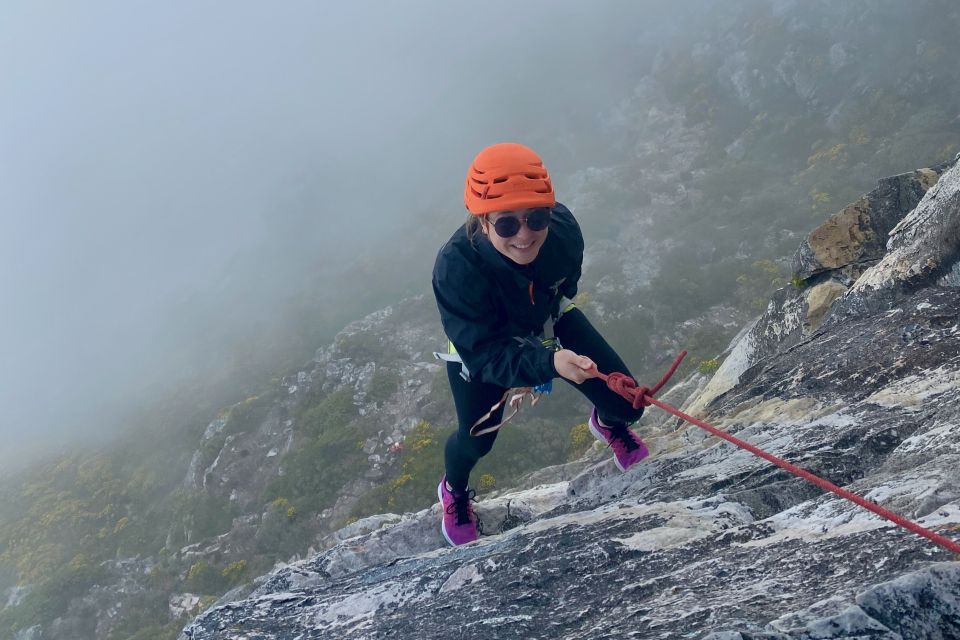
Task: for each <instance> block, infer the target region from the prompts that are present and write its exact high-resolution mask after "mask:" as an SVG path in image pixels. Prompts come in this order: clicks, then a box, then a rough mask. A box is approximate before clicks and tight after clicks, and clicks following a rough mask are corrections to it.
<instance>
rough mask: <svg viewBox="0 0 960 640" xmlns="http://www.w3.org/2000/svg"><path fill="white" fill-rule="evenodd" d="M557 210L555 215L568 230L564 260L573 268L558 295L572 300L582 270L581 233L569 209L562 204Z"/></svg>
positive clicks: (575, 293)
mask: <svg viewBox="0 0 960 640" xmlns="http://www.w3.org/2000/svg"><path fill="white" fill-rule="evenodd" d="M557 210H558V211H557V215H559V216H562V219H563V220H564V222H566V224H568V225H569V228H570V232H569V234H570V235H569V240H568V242H569V244H568V248H567V251H568V253H569V255H568V256H567V258H566V260H568V261H569V262H570V264H571V265H572V266H573V269H572V272H571V274H570V275H569V276H568V277H567V279H566V280H564V282H563V284H562V285H560V293H561V294H563V296H564V297H565V298H569V299H571V300H573V299H574V297H576V295H577V285H578V284H579V282H580V275H581V274H582V270H583V246H584V245H583V232H581V231H580V224H579V223H578V222H577V219H576V218H574V217H573V213H571V212H570V210H569V209H567V208H566V207H565V206H563V205H562V204H558V205H557Z"/></svg>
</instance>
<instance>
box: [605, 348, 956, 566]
mask: <svg viewBox="0 0 960 640" xmlns="http://www.w3.org/2000/svg"><path fill="white" fill-rule="evenodd" d="M686 355H687V352H686V351H682V352H681V353H680V355H679V356H677V359H676V360H674V362H673V366H672V367H670V370H669V371H668V372H667V374H666V375H665V376H663V378H662V379H661V380H660V382H658V383H657V385H656V386H655V387H653V389H648V388H647V387H638V386H637V383H636V381H635V380H634V379H633V378H631V377H630V376H627V375H624V374H622V373H618V372H614V373H611V374H609V375H606V374H603V373H600V371H598V370H597V369H596V367H594V368H592V369H591V370H590V372H591V373H593V374H594V375H595V376H596V377H598V378H600V379H601V380H603V381H604V382H606V383H607V386H608V387H610V389H611V390H612V391H615V392H616V393H618V394H620V395H621V396H622V397H623V398H624V399H625V400H627V401H628V402H630V403H631V404H632V405H633V407H634V408H635V409H636V408H640V407H649V406H650V405H655V406H658V407H660V408H661V409H663V410H664V411H668V412H670V413H672V414H673V415H675V416H677V417H678V418H682V419H684V420H686V421H687V422H690V423H692V424H695V425H697V426H698V427H700V428H701V429H704V430H706V431H709V432H710V433H712V434H713V435H715V436H717V437H718V438H723V439H724V440H726V441H727V442H731V443H733V444H735V445H736V446H738V447H740V448H741V449H746V450H747V451H749V452H750V453H752V454H754V455H756V456H760V457H761V458H763V459H764V460H767V461H769V462H772V463H773V464H775V465H777V466H778V467H780V468H781V469H786V470H787V471H789V472H790V473H792V474H794V475H796V476H799V477H801V478H803V479H804V480H807V481H808V482H812V483H813V484H815V485H817V486H818V487H820V488H821V489H824V490H826V491H831V492H833V493H835V494H837V495H838V496H840V497H842V498H845V499H847V500H849V501H851V502H853V503H855V504H858V505H860V506H861V507H863V508H864V509H868V510H870V511H872V512H873V513H875V514H877V515H878V516H880V517H882V518H886V519H887V520H890V521H891V522H893V523H895V524H897V525H899V526H901V527H903V528H904V529H909V530H910V531H913V532H914V533H916V534H918V535H921V536H923V537H924V538H927V539H928V540H931V541H933V542H934V543H936V544H938V545H940V546H941V547H943V548H944V549H947V550H948V551H952V552H954V553H958V554H960V544H957V543H956V542H954V541H953V540H951V539H950V538H947V537H945V536H942V535H940V534H938V533H934V532H933V531H930V530H929V529H926V528H924V527H921V526H920V525H919V524H917V523H915V522H913V521H911V520H907V519H906V518H904V517H903V516H901V515H899V514H896V513H894V512H892V511H890V510H888V509H884V508H883V507H881V506H880V505H878V504H877V503H875V502H871V501H870V500H867V499H866V498H861V497H860V496H858V495H857V494H855V493H852V492H850V491H847V490H846V489H843V488H841V487H838V486H837V485H835V484H833V483H832V482H830V481H828V480H824V479H823V478H820V477H818V476H815V475H813V474H812V473H810V472H809V471H806V470H805V469H801V468H800V467H798V466H796V465H793V464H790V463H789V462H787V461H786V460H782V459H781V458H778V457H777V456H775V455H772V454H769V453H767V452H766V451H763V450H762V449H758V448H757V447H755V446H753V445H752V444H750V443H749V442H745V441H743V440H741V439H739V438H737V437H734V436H732V435H730V434H729V433H726V432H725V431H721V430H720V429H717V428H716V427H714V426H713V425H710V424H708V423H706V422H704V421H702V420H698V419H696V418H694V417H693V416H690V415H687V414H686V413H683V412H682V411H680V410H679V409H677V408H676V407H673V406H671V405H669V404H667V403H665V402H661V401H660V400H657V399H656V398H654V397H653V394H655V393H656V392H657V391H659V390H660V388H661V387H662V386H663V385H664V384H666V382H667V380H669V379H670V377H671V376H672V375H673V374H674V372H675V371H676V370H677V367H678V366H680V361H681V360H683V358H684V357H685V356H686Z"/></svg>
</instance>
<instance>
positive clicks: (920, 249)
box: [181, 169, 960, 640]
mask: <svg viewBox="0 0 960 640" xmlns="http://www.w3.org/2000/svg"><path fill="white" fill-rule="evenodd" d="M955 171H956V169H954V170H952V171H951V172H948V173H947V174H945V176H944V178H945V180H944V181H943V182H942V183H941V184H940V185H939V186H938V187H935V189H936V191H934V190H933V189H931V190H930V191H929V192H928V196H926V197H925V198H924V199H923V201H922V202H921V203H920V205H919V206H917V207H916V208H915V209H914V210H913V211H912V212H911V213H910V214H909V215H908V216H906V217H905V218H903V220H902V221H901V222H899V224H894V225H893V226H892V228H894V229H895V230H896V229H900V230H912V231H909V232H907V231H904V232H903V233H908V235H909V239H905V240H904V241H903V242H902V243H901V241H900V240H895V241H891V243H890V244H889V249H888V251H889V252H890V253H888V254H886V256H877V260H878V262H877V263H876V264H875V266H874V267H872V269H870V270H868V271H867V272H865V273H863V274H862V275H860V276H859V277H860V278H861V279H862V278H868V280H867V281H864V282H863V283H861V282H860V281H855V282H854V283H853V284H852V287H851V289H850V293H846V294H844V297H845V296H847V295H854V294H856V295H860V296H861V297H860V298H858V299H860V300H864V299H867V297H865V295H866V294H862V293H858V292H864V291H869V295H870V296H873V297H871V298H869V299H870V300H871V301H875V300H876V299H877V298H881V299H883V300H884V301H885V302H884V303H883V304H879V303H877V304H874V303H873V302H871V303H870V304H859V305H850V306H847V307H843V313H842V314H840V313H837V309H836V308H832V307H831V303H830V302H829V300H830V298H836V296H835V295H834V293H839V292H831V291H829V290H821V293H820V294H818V295H819V296H820V297H819V306H820V307H821V308H823V316H824V317H825V318H826V320H825V321H824V322H823V323H822V324H820V325H819V327H818V328H817V329H816V330H815V331H809V332H804V331H800V332H798V333H795V332H794V331H793V330H792V329H791V330H787V331H786V332H784V331H783V329H781V334H780V337H781V338H782V337H783V336H786V335H788V334H790V335H792V336H793V337H791V338H790V340H784V339H781V340H770V341H768V342H766V343H762V342H760V341H759V340H758V336H759V335H764V333H763V332H766V334H765V335H771V334H773V335H774V337H776V330H775V329H774V327H777V326H779V327H781V328H782V327H794V328H796V327H800V326H802V325H803V314H804V313H805V310H804V309H803V306H802V305H801V304H800V303H798V302H797V300H796V299H793V300H791V299H790V298H789V297H788V296H782V297H781V298H779V299H775V300H774V301H773V302H771V306H770V308H769V309H768V311H767V314H766V316H765V317H766V320H765V321H762V322H765V324H760V323H758V325H756V326H755V327H754V329H753V330H751V331H748V332H745V333H744V334H742V336H741V337H740V339H739V340H738V341H737V343H736V344H735V345H734V346H733V347H732V349H731V355H730V356H729V357H728V360H729V359H730V358H734V357H738V358H741V359H742V361H741V362H740V365H739V366H740V371H739V373H738V374H737V376H736V378H735V380H733V381H732V384H730V385H729V387H728V388H726V389H724V390H723V391H721V392H719V393H716V392H714V391H711V390H709V389H707V390H705V391H704V393H703V394H702V397H701V399H695V400H694V401H693V402H692V403H691V405H695V406H698V407H699V411H700V413H702V414H703V415H705V416H707V419H708V420H710V421H711V422H712V423H713V424H716V425H717V426H719V427H720V428H722V429H725V430H727V431H728V432H731V433H736V434H737V436H738V437H740V438H742V439H745V440H747V441H749V442H751V443H753V444H755V445H756V446H759V447H761V448H763V449H765V450H767V451H769V452H771V453H773V454H775V455H778V456H781V457H784V458H786V459H788V460H790V461H792V462H794V463H796V464H798V465H800V466H802V467H804V468H807V469H809V470H810V471H812V472H814V473H816V474H818V475H820V476H823V477H826V478H828V479H830V480H831V481H833V482H834V483H836V484H839V485H841V486H845V487H847V488H848V489H850V490H851V491H854V492H856V493H859V494H860V495H863V496H865V497H867V498H869V499H871V500H874V501H875V502H878V503H880V504H881V505H883V506H885V507H887V508H889V509H892V510H894V511H897V512H899V513H901V514H903V515H906V516H907V517H910V518H913V519H915V520H917V521H918V522H919V523H920V524H921V525H923V526H925V527H927V528H931V529H933V530H936V531H938V532H940V533H941V534H944V535H947V536H948V537H953V538H954V539H957V538H958V537H960V536H958V532H960V477H958V475H957V473H956V468H957V465H958V464H960V288H957V287H951V286H944V285H943V284H942V283H943V282H945V280H944V279H943V274H944V273H950V271H951V270H952V268H953V263H954V262H956V260H957V255H956V253H955V252H954V253H951V251H954V250H953V249H951V247H953V246H954V244H952V243H953V242H954V240H953V239H952V237H953V236H951V233H952V231H951V229H952V228H953V227H951V226H949V225H950V224H952V223H951V222H950V221H951V220H956V216H957V215H958V214H957V199H956V198H957V195H958V193H960V183H958V181H956V180H955V179H954V178H953V176H954V173H953V172H955ZM866 201H868V202H869V197H868V198H867V199H866ZM933 202H936V203H937V204H936V205H933V204H931V203H933ZM934 206H935V207H938V209H937V210H938V211H942V214H943V215H942V217H935V216H933V215H932V212H931V209H930V207H934ZM858 211H859V210H858ZM905 213H906V212H905ZM861 214H862V211H860V212H859V213H858V216H861ZM841 215H847V214H841ZM859 219H862V218H861V217H858V220H859ZM940 221H944V224H945V225H947V226H946V227H945V228H943V229H939V228H937V227H936V226H935V225H936V224H939V223H940ZM894 236H895V237H896V231H895V233H894ZM881 244H882V243H881ZM871 246H879V245H877V244H876V243H875V242H874V244H873V245H871ZM902 247H908V249H909V255H910V256H925V257H928V256H931V255H934V256H936V261H937V269H930V270H923V269H921V270H919V271H918V270H916V269H912V268H906V269H901V268H900V266H901V265H903V264H905V262H904V260H901V259H893V258H891V259H889V260H888V259H887V258H888V257H889V256H890V255H891V253H897V252H898V251H900V249H901V248H902ZM867 253H869V252H867ZM849 255H850V256H855V255H856V256H858V257H856V258H851V259H854V260H857V261H861V262H862V259H863V256H864V255H866V253H857V252H849ZM898 255H900V254H898ZM951 256H952V257H951ZM821 264H822V263H821ZM850 264H852V263H847V264H846V265H839V266H827V265H823V266H824V268H825V269H827V271H823V272H820V274H819V276H821V277H823V275H824V274H827V273H833V272H835V270H838V269H844V268H845V267H847V266H849V265H850ZM815 275H816V274H815ZM815 275H814V276H811V277H815ZM874 283H885V284H884V286H879V287H878V286H874ZM868 284H869V286H867V285H868ZM907 285H909V286H907ZM844 289H845V290H846V287H844ZM844 297H841V298H839V300H844ZM837 305H838V303H837V302H834V303H833V307H836V306H837ZM758 327H759V328H758ZM738 354H739V355H738ZM721 370H722V369H721ZM718 374H719V372H718ZM696 387H697V384H696V383H690V382H689V381H688V382H687V383H685V384H683V385H681V390H680V391H677V392H675V393H674V395H675V396H676V397H680V398H682V397H684V396H686V395H687V394H688V393H690V391H691V388H696ZM649 411H651V412H652V411H656V409H650V410H649ZM675 425H676V422H675V421H673V420H671V421H667V422H661V423H659V424H658V425H657V426H653V427H648V432H647V433H646V434H645V435H647V436H648V437H649V439H650V441H651V443H652V444H653V445H654V451H655V453H654V455H653V456H652V457H651V458H650V459H649V460H648V461H647V462H645V463H643V464H641V465H638V466H637V467H634V468H633V469H631V470H630V471H628V472H627V473H624V474H621V473H620V472H619V471H617V469H616V468H615V467H614V465H613V463H612V461H610V460H609V459H607V458H606V457H604V459H603V460H602V461H600V462H597V463H595V464H592V465H590V466H588V467H587V468H586V469H583V470H580V471H579V472H578V473H577V474H576V475H574V476H573V477H572V478H571V479H570V480H568V481H563V482H559V483H555V484H551V485H544V486H539V487H534V488H529V489H524V490H519V491H516V492H514V493H508V494H504V495H501V496H498V497H497V498H495V499H489V500H485V501H482V502H480V503H479V504H478V505H477V511H478V513H479V514H480V516H481V518H482V519H483V521H484V525H485V526H484V531H485V533H486V534H487V535H484V536H483V537H482V538H481V540H480V541H479V542H477V543H474V544H471V545H467V546H464V547H460V548H455V549H449V548H446V547H445V546H444V543H443V541H442V539H441V537H440V535H439V533H438V531H437V525H438V519H439V517H438V513H437V512H436V507H434V508H433V509H429V510H426V511H423V512H420V513H417V514H408V515H406V516H403V517H402V518H400V519H399V520H398V519H396V518H382V519H380V520H378V521H376V522H370V523H365V524H364V526H362V527H358V529H357V531H356V532H357V533H358V534H359V535H357V536H356V537H353V538H347V539H344V540H342V541H340V542H338V543H337V544H336V546H334V547H332V548H331V549H328V550H327V551H324V552H322V553H320V554H318V555H316V556H314V557H312V558H309V559H307V560H305V561H302V562H299V563H296V564H293V565H290V566H288V567H285V568H283V569H281V570H279V571H277V572H275V573H274V574H272V575H271V576H269V577H268V578H267V579H266V580H265V581H264V582H263V583H262V584H261V586H260V587H259V588H258V589H257V590H255V591H254V592H253V593H251V594H250V596H249V597H247V598H246V599H245V600H241V601H238V602H231V603H224V604H222V605H220V606H217V607H215V608H213V609H211V610H209V611H207V612H206V613H204V614H203V615H202V616H201V617H200V618H198V619H197V620H196V621H195V622H194V623H193V624H191V625H190V626H188V627H187V628H186V629H184V631H183V634H182V636H181V638H182V639H183V640H187V639H189V640H199V639H201V638H280V637H290V638H293V637H301V638H340V637H351V638H389V637H397V638H400V637H403V638H451V637H459V638H491V637H492V638H613V637H617V638H620V637H637V638H664V639H666V638H678V637H700V638H711V639H712V640H745V639H747V638H753V639H758V638H764V639H769V640H773V639H777V640H787V639H800V638H866V637H869V638H885V639H889V640H893V639H894V638H899V639H908V638H918V639H919V638H956V637H960V562H957V560H958V559H957V558H956V557H954V556H953V555H952V554H951V553H949V552H947V551H946V550H944V549H942V548H940V547H938V546H935V545H933V544H932V543H930V542H929V541H927V540H925V539H924V538H921V537H919V536H916V535H914V534H911V533H909V532H907V531H904V530H902V529H900V528H897V527H895V526H893V525H892V524H891V523H888V522H887V521H885V520H881V519H879V518H877V517H875V516H873V515H872V514H871V513H869V512H867V511H865V510H863V509H861V508H859V507H857V506H856V505H854V504H852V503H850V502H848V501H845V500H843V499H841V498H839V497H837V496H834V495H833V494H823V493H822V492H821V491H820V490H819V489H817V488H816V487H814V486H813V485H811V484H809V483H807V482H805V481H803V480H801V479H798V478H795V477H793V476H791V475H789V474H787V473H786V472H784V471H781V470H780V469H778V468H776V467H773V466H772V465H770V464H768V463H766V462H765V461H763V460H762V459H759V458H757V457H755V456H753V455H751V454H749V453H748V452H745V451H741V450H739V449H736V448H734V447H733V446H732V445H729V444H727V443H725V442H717V441H716V440H715V439H714V438H711V437H708V436H705V435H704V434H703V432H701V431H700V430H698V429H696V428H695V427H693V426H684V427H679V428H677V427H676V426H675ZM375 527H379V528H375ZM371 529H373V530H371Z"/></svg>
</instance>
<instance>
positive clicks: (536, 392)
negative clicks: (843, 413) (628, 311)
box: [433, 298, 577, 436]
mask: <svg viewBox="0 0 960 640" xmlns="http://www.w3.org/2000/svg"><path fill="white" fill-rule="evenodd" d="M576 306H577V305H576V304H574V303H573V301H572V300H570V299H569V298H560V304H559V306H558V312H557V316H556V318H554V317H553V315H552V314H551V315H550V317H548V318H547V321H546V323H545V324H544V325H543V333H542V334H541V336H540V337H539V343H540V344H541V345H542V346H544V347H546V348H547V349H549V350H550V351H560V349H562V348H563V346H562V345H561V344H560V340H559V339H558V338H557V336H556V334H555V333H554V330H553V328H554V325H556V323H557V321H558V320H560V318H561V317H562V316H563V314H565V313H566V312H568V311H570V310H571V309H574V308H576ZM537 339H538V338H532V337H531V338H520V337H514V340H516V341H517V342H519V343H521V344H526V343H528V342H531V341H536V340H537ZM433 357H434V358H436V359H437V360H443V361H444V362H456V363H459V364H460V377H461V378H463V379H464V380H466V381H467V382H470V379H471V378H470V371H469V370H468V369H467V365H466V364H464V362H463V359H462V358H461V357H460V354H458V353H457V348H456V347H454V346H453V343H452V342H451V341H450V340H447V352H446V353H440V352H438V351H434V352H433ZM551 391H553V380H547V381H546V382H544V383H541V384H538V385H536V386H533V387H513V388H510V389H507V390H506V391H504V392H503V395H502V396H501V397H500V399H499V400H498V401H497V402H496V403H494V405H493V406H492V407H490V410H489V411H487V412H486V413H485V414H483V415H482V416H480V418H479V419H478V420H477V421H476V422H474V423H473V425H472V426H471V427H470V435H471V436H482V435H484V434H487V433H492V432H494V431H497V430H499V429H500V427H502V426H503V425H505V424H506V423H507V422H509V421H510V420H511V419H512V418H513V417H514V416H515V415H517V413H518V412H519V411H520V409H521V408H522V407H523V400H524V399H525V398H529V399H530V406H531V407H534V406H536V405H537V403H538V402H539V401H540V398H541V397H542V396H543V395H544V394H549V393H550V392H551ZM507 406H509V407H510V408H511V409H512V411H511V412H510V413H509V414H508V415H507V416H505V417H504V418H502V419H501V420H500V422H499V423H498V424H495V425H491V426H486V427H481V425H482V424H483V423H484V422H486V421H487V420H489V419H490V416H492V415H493V414H494V413H496V412H497V410H498V409H500V408H501V407H507Z"/></svg>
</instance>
